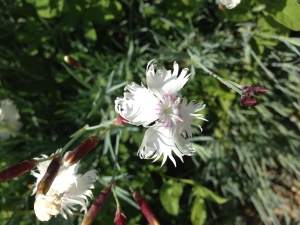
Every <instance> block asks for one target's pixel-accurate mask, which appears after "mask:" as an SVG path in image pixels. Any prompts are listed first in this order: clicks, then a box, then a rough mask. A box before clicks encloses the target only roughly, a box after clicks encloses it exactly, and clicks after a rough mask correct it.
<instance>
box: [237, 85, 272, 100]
mask: <svg viewBox="0 0 300 225" xmlns="http://www.w3.org/2000/svg"><path fill="white" fill-rule="evenodd" d="M242 90H243V93H242V95H246V96H249V97H253V96H255V95H258V94H262V93H266V92H267V91H268V90H267V89H266V88H264V87H263V86H261V85H245V86H242Z"/></svg>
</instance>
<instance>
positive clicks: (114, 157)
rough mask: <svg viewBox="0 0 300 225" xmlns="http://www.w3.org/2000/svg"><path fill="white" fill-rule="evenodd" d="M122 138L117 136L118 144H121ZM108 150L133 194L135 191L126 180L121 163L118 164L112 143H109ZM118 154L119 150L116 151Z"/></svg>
mask: <svg viewBox="0 0 300 225" xmlns="http://www.w3.org/2000/svg"><path fill="white" fill-rule="evenodd" d="M120 136H121V135H119V137H118V136H117V142H119V139H120ZM116 147H118V145H116ZM108 148H109V151H110V154H111V158H112V159H113V161H114V162H115V167H116V168H117V169H118V170H119V172H120V173H121V175H122V177H123V180H124V182H125V184H126V185H127V187H128V189H129V190H130V191H131V192H132V191H133V189H132V188H131V186H130V184H129V182H128V180H127V179H126V177H125V175H124V173H123V172H122V169H121V167H120V165H119V163H118V161H117V157H116V155H115V153H114V151H113V148H112V145H111V142H110V141H109V145H108ZM116 153H118V150H117V149H116Z"/></svg>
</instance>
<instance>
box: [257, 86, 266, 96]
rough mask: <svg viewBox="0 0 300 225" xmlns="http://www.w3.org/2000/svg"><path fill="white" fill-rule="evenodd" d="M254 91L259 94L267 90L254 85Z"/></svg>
mask: <svg viewBox="0 0 300 225" xmlns="http://www.w3.org/2000/svg"><path fill="white" fill-rule="evenodd" d="M254 91H255V93H256V94H261V93H266V92H267V91H268V90H267V89H266V88H264V87H263V86H260V85H255V86H254Z"/></svg>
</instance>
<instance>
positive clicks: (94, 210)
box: [81, 184, 112, 225]
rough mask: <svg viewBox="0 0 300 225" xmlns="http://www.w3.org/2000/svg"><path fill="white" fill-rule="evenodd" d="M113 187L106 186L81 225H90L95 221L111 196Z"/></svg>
mask: <svg viewBox="0 0 300 225" xmlns="http://www.w3.org/2000/svg"><path fill="white" fill-rule="evenodd" d="M111 186H112V184H110V185H108V186H106V187H105V188H103V189H102V191H101V193H100V195H99V196H98V198H97V199H96V201H95V202H94V203H93V205H92V206H91V208H90V209H89V211H88V212H87V213H86V214H85V215H84V218H83V221H82V223H81V225H90V224H92V223H93V221H94V220H95V218H96V216H97V214H98V212H99V211H100V209H101V208H102V206H103V205H104V203H105V202H106V199H107V197H108V196H109V194H110V192H111Z"/></svg>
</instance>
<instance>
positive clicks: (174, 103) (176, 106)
mask: <svg viewBox="0 0 300 225" xmlns="http://www.w3.org/2000/svg"><path fill="white" fill-rule="evenodd" d="M155 67H156V65H155V64H153V60H152V61H150V62H149V63H148V65H147V69H146V79H147V86H148V88H146V87H145V86H144V85H143V84H142V85H138V84H136V83H132V84H128V85H127V86H126V87H125V91H126V90H127V91H128V92H124V98H117V99H116V100H115V109H116V112H117V113H118V114H120V115H121V116H122V117H123V118H125V119H126V120H128V121H129V123H130V124H133V125H137V126H138V125H143V126H147V127H149V129H148V130H147V131H146V133H145V136H144V139H143V142H142V145H141V147H140V148H139V150H138V154H139V156H140V158H142V159H149V158H152V159H154V161H156V160H158V159H159V158H160V157H161V156H162V155H163V162H162V165H163V164H164V163H165V162H166V160H167V158H168V157H169V158H170V159H171V160H172V162H173V163H174V165H175V166H176V162H175V159H174V158H173V156H172V152H174V153H175V155H177V156H178V157H179V158H180V159H181V161H183V159H182V156H184V155H188V156H190V155H192V154H193V153H194V152H195V150H194V149H193V148H192V146H191V144H190V143H189V142H188V141H187V140H186V138H190V137H192V134H193V129H192V125H194V126H196V127H199V128H200V129H201V127H200V126H199V125H198V124H196V123H194V122H193V119H202V120H205V119H204V118H203V117H202V115H200V114H195V113H196V112H198V111H200V110H201V109H203V108H204V107H205V105H203V104H202V103H196V102H195V101H191V102H190V103H187V100H186V98H181V97H178V96H177V92H178V91H179V90H180V89H181V88H182V87H183V86H184V85H185V83H186V82H187V81H188V79H189V77H190V74H187V72H188V69H187V68H185V69H183V70H182V71H181V73H180V75H179V76H178V72H179V66H178V64H177V63H176V62H174V70H173V73H171V71H170V70H169V71H167V70H164V69H157V70H156V72H155Z"/></svg>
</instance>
